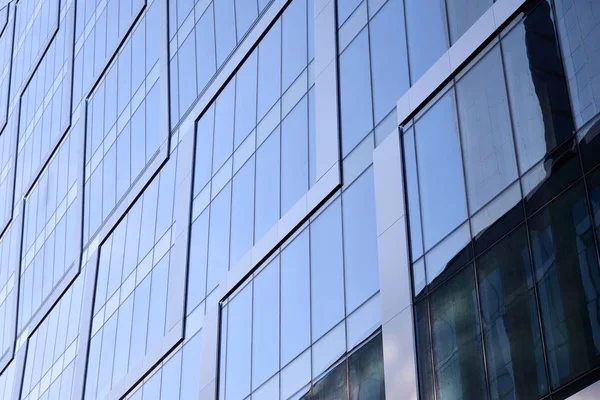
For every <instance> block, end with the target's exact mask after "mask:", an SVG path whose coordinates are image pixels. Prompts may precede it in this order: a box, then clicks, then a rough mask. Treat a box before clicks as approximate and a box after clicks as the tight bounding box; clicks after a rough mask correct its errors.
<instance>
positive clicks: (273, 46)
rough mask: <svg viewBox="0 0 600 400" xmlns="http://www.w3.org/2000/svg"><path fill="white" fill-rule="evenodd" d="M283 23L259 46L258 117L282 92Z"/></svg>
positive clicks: (276, 24) (277, 24) (274, 27)
mask: <svg viewBox="0 0 600 400" xmlns="http://www.w3.org/2000/svg"><path fill="white" fill-rule="evenodd" d="M280 75H281V23H279V21H278V22H277V23H275V25H274V26H273V27H272V28H271V29H270V30H269V32H268V33H267V35H266V36H265V37H264V38H263V39H262V40H261V42H260V45H259V46H258V119H259V120H260V119H261V118H262V117H263V116H264V115H265V114H266V113H267V111H269V110H270V109H271V107H272V106H273V104H275V102H276V101H277V99H279V96H280V94H281V81H280V80H281V77H280Z"/></svg>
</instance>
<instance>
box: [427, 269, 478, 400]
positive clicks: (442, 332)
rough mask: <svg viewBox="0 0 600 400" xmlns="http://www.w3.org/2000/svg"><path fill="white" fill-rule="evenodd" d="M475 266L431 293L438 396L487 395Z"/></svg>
mask: <svg viewBox="0 0 600 400" xmlns="http://www.w3.org/2000/svg"><path fill="white" fill-rule="evenodd" d="M474 278H475V276H474V273H473V268H472V267H470V266H469V267H467V268H465V269H463V270H462V272H460V273H459V274H458V275H455V276H454V277H453V278H452V279H451V280H450V281H449V282H447V283H446V284H445V285H443V286H441V287H440V288H439V289H437V290H436V291H435V292H434V293H433V294H432V295H431V328H432V341H433V362H434V369H435V373H436V375H435V376H436V392H437V397H438V398H441V399H446V398H450V399H453V398H464V399H486V398H487V389H486V383H485V374H484V366H483V348H482V346H481V331H480V326H479V313H478V311H477V293H476V290H475V279H474Z"/></svg>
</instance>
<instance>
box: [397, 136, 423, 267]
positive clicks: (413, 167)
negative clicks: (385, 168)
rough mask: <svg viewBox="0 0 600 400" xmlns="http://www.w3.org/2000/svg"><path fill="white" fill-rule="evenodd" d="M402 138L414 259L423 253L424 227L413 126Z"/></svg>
mask: <svg viewBox="0 0 600 400" xmlns="http://www.w3.org/2000/svg"><path fill="white" fill-rule="evenodd" d="M402 139H403V141H404V143H403V146H404V147H403V150H404V154H403V155H404V168H405V174H406V183H405V185H406V197H407V199H408V219H409V226H410V245H411V251H412V252H411V255H412V259H413V261H414V260H416V259H418V258H419V257H421V256H422V255H423V227H422V225H421V202H420V201H419V179H418V178H419V177H418V176H417V155H416V153H415V152H416V150H415V132H414V130H413V129H412V128H411V129H410V130H409V131H408V132H406V133H405V134H404V135H403V136H402Z"/></svg>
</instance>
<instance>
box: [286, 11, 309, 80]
mask: <svg viewBox="0 0 600 400" xmlns="http://www.w3.org/2000/svg"><path fill="white" fill-rule="evenodd" d="M309 1H314V0H309ZM306 18H307V17H306V0H294V1H292V4H290V5H289V6H288V8H287V9H286V10H285V13H284V14H283V20H282V29H281V30H282V64H283V65H282V71H281V79H282V85H283V91H285V89H287V88H288V87H289V86H290V85H291V84H292V82H293V81H294V80H295V79H296V78H297V77H298V75H300V72H302V71H303V70H304V68H306V65H307V60H308V50H307V46H308V41H307V39H308V35H307V22H306V21H307V19H306ZM310 18H314V17H313V16H312V15H311V16H310Z"/></svg>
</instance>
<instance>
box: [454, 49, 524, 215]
mask: <svg viewBox="0 0 600 400" xmlns="http://www.w3.org/2000/svg"><path fill="white" fill-rule="evenodd" d="M506 97H507V96H506V87H505V85H504V75H503V72H502V59H501V55H500V48H499V47H495V48H494V49H493V50H492V51H490V52H489V53H488V54H486V55H485V57H484V58H483V59H481V61H479V62H478V63H477V64H476V65H475V66H474V67H473V68H472V69H471V70H469V71H468V72H467V74H466V76H465V77H464V78H462V79H461V80H460V81H459V82H458V83H457V85H456V98H457V103H458V115H459V118H460V128H461V138H462V147H463V154H464V162H465V171H466V180H467V188H468V198H469V206H470V211H471V213H474V212H475V211H477V210H479V208H481V207H482V206H483V205H484V204H486V203H487V202H488V201H490V200H491V199H492V198H493V197H494V196H496V195H497V194H498V193H500V192H501V191H502V190H503V189H504V188H506V187H507V186H508V185H509V184H510V183H511V182H513V181H514V180H515V179H516V178H517V163H516V157H515V148H514V144H513V139H512V131H511V127H510V116H509V111H508V100H507V98H506Z"/></svg>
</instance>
